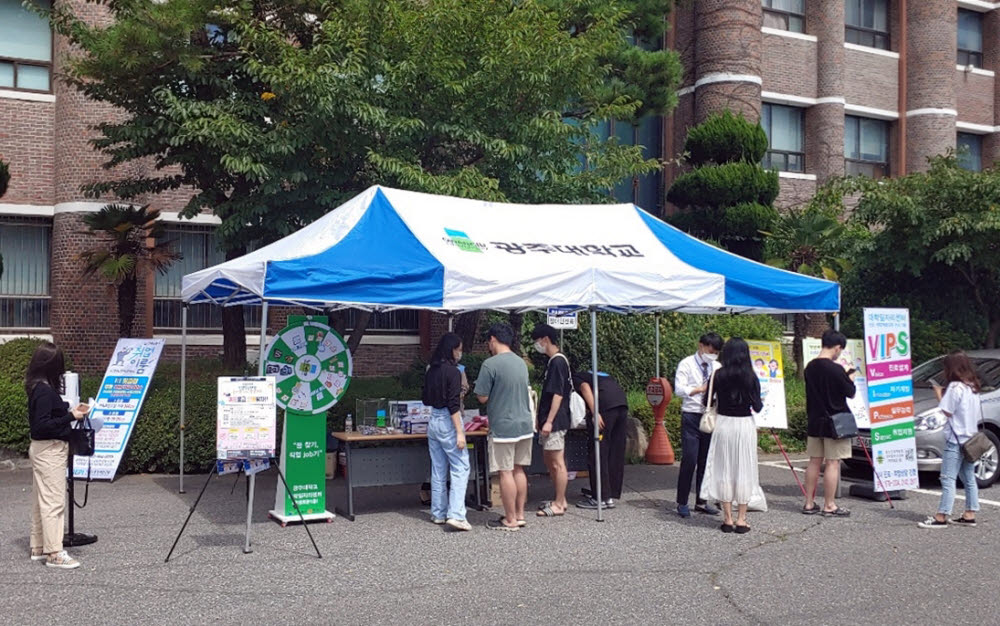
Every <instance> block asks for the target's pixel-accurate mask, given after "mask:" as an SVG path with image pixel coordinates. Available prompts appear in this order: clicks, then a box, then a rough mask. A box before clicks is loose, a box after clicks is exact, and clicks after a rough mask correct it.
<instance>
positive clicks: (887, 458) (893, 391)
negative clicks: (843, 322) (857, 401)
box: [864, 309, 920, 490]
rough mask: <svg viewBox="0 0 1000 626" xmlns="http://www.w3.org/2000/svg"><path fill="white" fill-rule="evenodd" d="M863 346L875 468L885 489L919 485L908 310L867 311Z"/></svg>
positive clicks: (913, 487)
mask: <svg viewBox="0 0 1000 626" xmlns="http://www.w3.org/2000/svg"><path fill="white" fill-rule="evenodd" d="M864 349H865V361H866V373H867V375H868V407H869V420H870V424H871V426H870V427H871V437H872V451H871V454H872V461H873V462H874V464H875V470H876V471H877V472H878V474H879V477H880V478H881V479H882V484H883V485H884V486H885V488H886V489H889V490H900V489H916V488H917V487H919V486H920V480H919V477H918V475H917V445H916V444H917V440H916V433H915V430H914V426H913V377H912V375H911V360H910V359H911V352H912V344H911V341H910V312H909V310H908V309H865V345H864ZM875 488H876V489H879V488H880V487H879V485H878V484H877V479H876V484H875Z"/></svg>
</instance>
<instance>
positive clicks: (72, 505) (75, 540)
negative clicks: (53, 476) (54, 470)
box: [63, 454, 97, 548]
mask: <svg viewBox="0 0 1000 626" xmlns="http://www.w3.org/2000/svg"><path fill="white" fill-rule="evenodd" d="M68 469H69V471H68V472H67V473H66V497H67V498H68V499H69V505H68V508H69V515H68V516H67V519H68V523H69V530H68V532H66V534H64V535H63V546H69V547H72V548H75V547H78V546H89V545H90V544H92V543H95V542H96V541H97V535H88V534H87V533H78V532H76V528H75V523H74V522H75V520H74V518H75V517H76V516H75V513H76V492H75V490H74V486H75V484H76V480H74V478H73V455H72V454H70V455H69V464H68ZM83 505H84V506H86V505H87V501H86V500H84V502H83ZM80 508H81V509H82V508H83V507H82V506H81V507H80Z"/></svg>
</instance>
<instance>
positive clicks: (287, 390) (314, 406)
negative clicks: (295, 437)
mask: <svg viewBox="0 0 1000 626" xmlns="http://www.w3.org/2000/svg"><path fill="white" fill-rule="evenodd" d="M352 371H353V365H352V362H351V353H350V351H349V350H348V349H347V343H346V342H345V341H344V338H343V337H341V336H340V334H339V333H337V331H335V330H333V329H332V328H330V327H329V326H327V325H326V324H324V323H322V322H315V321H311V320H306V321H302V322H294V323H292V324H290V325H288V326H286V327H285V328H283V329H282V330H281V331H280V332H279V333H278V334H277V335H276V336H275V337H274V339H273V340H272V341H271V345H269V346H268V348H267V352H266V356H265V359H264V374H265V375H267V376H274V379H275V387H276V393H277V402H278V406H280V407H281V408H283V409H287V410H292V411H299V412H302V413H311V414H317V413H325V412H326V411H327V410H328V409H329V408H330V407H332V406H333V405H335V404H337V402H338V401H340V399H341V398H342V397H343V395H344V392H345V391H347V386H348V385H349V384H350V383H351V374H352Z"/></svg>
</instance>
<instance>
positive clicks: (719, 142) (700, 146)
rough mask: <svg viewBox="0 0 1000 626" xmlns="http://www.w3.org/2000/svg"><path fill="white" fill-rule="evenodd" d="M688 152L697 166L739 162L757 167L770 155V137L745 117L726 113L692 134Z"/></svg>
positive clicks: (702, 124) (700, 126) (700, 125)
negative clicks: (768, 138) (768, 140)
mask: <svg viewBox="0 0 1000 626" xmlns="http://www.w3.org/2000/svg"><path fill="white" fill-rule="evenodd" d="M684 150H685V152H687V153H688V161H689V162H690V163H691V164H692V165H695V166H700V165H706V164H708V163H716V164H720V165H721V164H723V163H732V162H736V161H745V162H747V163H753V164H756V163H760V161H761V159H763V158H764V153H765V152H767V134H766V133H765V132H764V129H763V128H761V127H760V125H759V124H752V123H750V122H749V121H747V119H746V118H745V117H743V115H742V114H741V115H734V114H733V113H732V112H731V111H723V112H722V113H719V114H716V115H712V116H711V117H709V118H708V119H707V120H705V121H704V122H703V123H701V124H699V125H697V126H695V127H694V128H692V129H691V130H690V131H688V136H687V140H686V141H685V142H684Z"/></svg>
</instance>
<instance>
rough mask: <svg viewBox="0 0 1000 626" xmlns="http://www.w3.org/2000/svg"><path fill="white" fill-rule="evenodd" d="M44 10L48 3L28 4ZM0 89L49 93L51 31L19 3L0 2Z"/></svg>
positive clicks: (13, 0)
mask: <svg viewBox="0 0 1000 626" xmlns="http://www.w3.org/2000/svg"><path fill="white" fill-rule="evenodd" d="M31 1H32V2H33V3H34V4H36V5H37V6H39V7H41V8H43V9H49V8H51V7H52V3H51V0H31ZM0 89H17V90H19V91H36V92H43V93H48V92H51V91H52V30H51V29H50V28H49V23H48V21H47V20H46V19H45V18H44V17H42V16H41V15H39V14H38V13H36V12H35V11H33V10H32V9H30V8H28V7H26V6H24V5H23V4H22V3H21V0H0Z"/></svg>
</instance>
